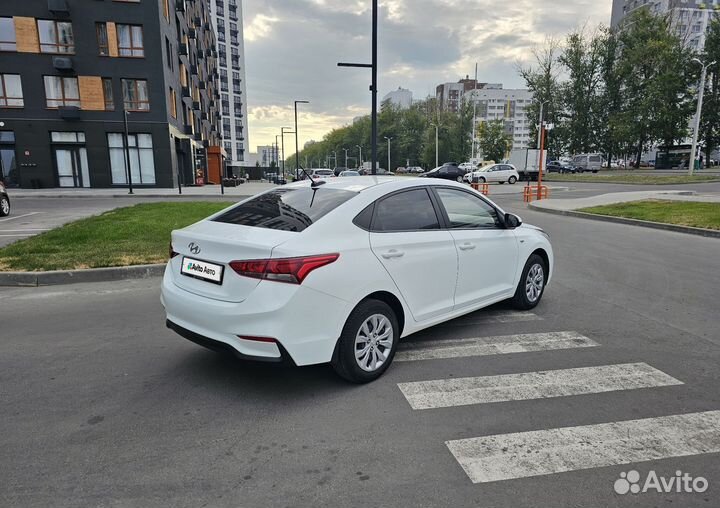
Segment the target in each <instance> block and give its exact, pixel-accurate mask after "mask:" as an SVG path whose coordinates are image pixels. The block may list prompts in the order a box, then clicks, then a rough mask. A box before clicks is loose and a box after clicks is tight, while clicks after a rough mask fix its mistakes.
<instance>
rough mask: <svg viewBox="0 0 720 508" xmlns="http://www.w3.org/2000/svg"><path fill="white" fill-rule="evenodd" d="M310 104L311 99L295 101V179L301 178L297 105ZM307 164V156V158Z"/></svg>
mask: <svg viewBox="0 0 720 508" xmlns="http://www.w3.org/2000/svg"><path fill="white" fill-rule="evenodd" d="M298 104H310V101H295V180H297V179H298V178H300V145H299V143H298V121H297V105H298ZM305 159H306V160H305V165H306V166H307V157H306V158H305Z"/></svg>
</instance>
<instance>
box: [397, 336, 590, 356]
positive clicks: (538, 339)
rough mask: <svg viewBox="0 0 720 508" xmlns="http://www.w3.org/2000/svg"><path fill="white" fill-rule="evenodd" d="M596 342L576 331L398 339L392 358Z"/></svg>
mask: <svg viewBox="0 0 720 508" xmlns="http://www.w3.org/2000/svg"><path fill="white" fill-rule="evenodd" d="M596 346H599V344H598V343H597V342H595V341H594V340H592V339H589V338H587V337H585V336H584V335H580V334H579V333H577V332H550V333H523V334H519V335H503V336H498V337H475V338H471V339H451V340H432V341H416V342H404V343H402V342H401V343H400V345H399V348H398V351H397V353H396V354H395V361H396V362H405V361H411V360H433V359H440V358H458V357H463V356H487V355H499V354H509V353H528V352H531V351H550V350H554V349H571V348H578V347H596Z"/></svg>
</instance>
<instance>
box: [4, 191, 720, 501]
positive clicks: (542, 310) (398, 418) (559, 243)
mask: <svg viewBox="0 0 720 508" xmlns="http://www.w3.org/2000/svg"><path fill="white" fill-rule="evenodd" d="M515 199H516V198H514V197H513V198H507V202H505V203H503V202H502V201H501V204H504V205H506V206H508V208H510V209H511V210H513V211H516V212H518V213H520V215H522V216H523V218H524V219H525V220H526V221H527V222H531V223H535V224H537V225H540V226H542V227H543V228H545V229H546V230H547V231H548V232H549V233H550V235H551V237H552V240H553V244H554V247H555V250H556V259H557V267H556V274H555V278H554V280H553V281H552V283H551V285H550V286H549V288H548V291H547V293H546V295H545V298H544V300H543V302H542V303H541V305H540V306H539V307H538V308H537V309H535V311H534V312H533V313H531V315H522V316H521V315H518V314H514V313H512V312H509V311H508V310H507V308H505V307H503V306H497V307H495V308H493V309H491V310H485V311H480V312H477V313H474V314H473V315H470V316H466V317H464V318H460V319H458V320H455V321H453V322H450V323H446V324H444V325H441V326H438V327H435V328H433V329H430V330H427V331H425V332H422V333H420V334H417V335H415V336H412V337H410V338H408V343H407V344H409V345H418V346H421V345H422V344H428V343H425V342H423V341H431V342H430V343H433V344H434V342H432V341H443V340H450V339H462V338H473V337H492V336H508V335H511V336H516V337H517V336H518V334H526V333H548V332H575V333H576V334H580V335H582V336H584V337H586V338H587V339H588V340H589V341H591V342H592V343H594V344H595V345H594V347H568V348H565V349H555V350H552V349H543V348H539V349H538V350H536V351H534V352H532V351H525V352H518V353H511V354H489V355H486V356H468V355H460V356H457V357H452V358H438V359H427V360H416V361H404V362H396V363H395V364H394V365H393V366H392V368H391V369H390V370H389V371H388V372H387V373H386V375H385V376H383V377H382V378H381V379H380V380H378V381H377V382H375V383H373V384H371V385H367V386H351V385H348V384H346V383H344V382H342V381H340V380H339V379H338V378H336V377H335V375H334V374H333V373H332V371H331V370H330V368H329V367H327V366H318V367H309V368H292V367H285V366H275V365H266V364H253V363H243V362H239V361H235V360H233V359H228V358H225V357H222V356H220V355H217V354H215V353H212V352H209V351H205V350H203V349H202V348H200V347H198V346H195V345H194V344H191V343H189V342H187V341H185V340H184V339H182V338H180V337H178V336H176V335H174V334H173V333H171V332H169V331H168V330H166V329H165V327H164V317H163V313H162V308H161V305H160V303H159V299H158V298H159V290H158V284H159V280H156V279H154V280H147V281H127V282H114V283H103V284H89V285H73V286H64V287H56V288H32V289H4V290H0V309H2V316H3V318H2V322H1V323H0V336H1V337H2V338H1V339H0V404H1V407H2V415H3V417H2V418H0V450H2V454H1V455H0V478H2V480H1V481H0V505H1V506H8V507H15V506H23V507H25V506H33V507H34V506H48V507H60V506H72V507H85V506H88V507H97V506H112V507H126V506H129V507H148V506H152V507H164V506H168V507H200V506H211V507H214V506H219V507H225V506H227V507H253V508H254V507H263V506H273V507H283V506H292V507H300V506H302V507H305V506H307V507H317V506H332V507H359V506H362V507H366V506H408V507H447V506H453V507H476V506H477V507H479V506H493V507H508V508H516V507H519V506H537V507H561V506H573V507H581V506H582V507H585V506H587V507H615V506H617V507H624V506H633V507H635V506H648V507H650V506H653V507H654V506H683V507H688V506H704V507H711V506H719V505H720V493H719V492H720V455H719V454H718V453H700V452H698V451H697V450H695V452H692V453H688V455H687V456H684V457H674V458H663V459H660V460H651V461H640V462H635V461H633V463H632V464H631V465H613V466H604V467H591V468H588V469H578V468H577V466H578V464H575V465H573V464H572V461H571V460H568V461H567V464H566V465H567V466H568V468H569V469H570V470H569V471H567V472H558V473H553V474H546V475H542V476H528V475H527V474H525V475H523V474H522V473H521V472H518V471H520V470H521V469H522V467H525V468H526V469H527V468H529V469H530V470H535V469H542V467H544V466H543V465H548V464H552V460H550V459H551V458H552V457H548V456H547V455H546V453H547V452H548V447H543V446H540V445H541V444H542V443H545V441H543V440H542V439H540V438H539V437H538V439H535V440H533V441H532V442H531V443H530V445H529V448H528V450H527V459H522V461H521V464H515V466H513V467H511V468H509V469H507V470H505V472H506V473H507V474H508V475H509V476H511V477H513V475H514V477H513V478H512V479H506V480H503V481H480V482H477V483H474V482H473V480H472V479H471V477H470V476H468V474H466V472H465V471H464V470H463V468H462V467H461V465H460V463H459V462H458V459H456V456H455V455H453V453H451V452H450V448H449V447H448V445H446V444H445V442H446V441H454V440H459V439H466V438H478V437H484V436H491V435H497V434H501V435H503V436H507V435H511V433H518V432H529V431H543V430H550V429H557V428H562V427H569V426H592V425H597V424H604V423H610V422H623V421H627V420H636V419H645V418H662V417H666V416H670V415H686V414H695V413H698V412H704V411H713V410H718V409H720V373H718V368H717V366H718V362H719V361H720V333H719V332H718V318H717V304H718V293H717V282H718V277H717V273H718V272H719V271H720V259H719V257H718V256H717V253H718V252H719V249H718V245H720V244H718V241H717V240H713V239H706V238H701V237H694V236H689V235H682V234H678V233H669V232H664V231H656V230H650V229H644V228H635V227H631V226H624V225H617V224H608V223H602V222H596V221H584V220H582V219H573V218H567V217H559V216H554V215H545V214H540V213H537V212H531V211H528V210H524V209H523V207H522V205H520V204H519V203H516V201H515ZM627 363H645V364H647V365H648V366H649V367H650V368H652V369H656V370H657V371H659V372H660V374H662V375H663V376H665V377H668V376H669V377H670V379H672V380H674V381H676V382H675V383H671V384H669V385H667V386H653V387H649V388H637V389H618V390H616V391H610V392H606V393H585V394H577V395H564V396H555V397H550V398H538V397H532V396H530V400H518V397H516V398H515V400H509V401H499V402H486V403H472V404H468V405H452V406H451V407H445V408H434V409H413V408H412V407H411V405H410V404H409V400H408V399H406V397H405V396H404V395H403V392H402V391H401V390H400V388H399V387H398V383H408V382H418V381H426V380H450V379H453V378H463V377H469V376H494V375H503V374H516V373H528V372H538V371H549V370H558V369H576V368H586V367H587V368H592V367H602V366H613V365H618V364H627ZM589 370H590V371H593V369H589ZM551 377H552V375H551ZM541 378H542V375H535V377H534V379H536V380H537V379H541ZM591 381H592V378H591V377H588V378H587V379H585V381H584V382H583V381H582V380H581V381H580V382H579V384H578V386H579V385H582V384H583V383H584V386H585V388H586V389H588V390H589V391H590V392H592V391H593V390H594V389H595V388H594V386H593V385H592V384H591ZM608 381H609V380H608ZM594 382H595V383H600V384H601V383H602V382H603V380H602V379H600V380H598V379H595V380H594ZM568 386H570V385H569V384H562V383H561V384H560V385H559V388H560V389H566V388H567V387H568ZM573 386H574V385H573ZM527 388H532V385H530V386H529V387H527ZM524 391H525V390H520V392H521V393H522V392H524ZM515 395H517V393H516V394H515ZM593 428H594V427H593ZM618 428H623V429H624V427H618ZM643 429H644V431H643ZM616 430H617V429H616ZM686 430H687V432H685V429H684V428H683V431H680V432H676V433H675V434H676V435H677V436H678V437H679V438H680V439H683V438H685V437H687V438H688V439H689V440H694V444H695V446H696V447H697V446H700V447H706V449H708V450H710V449H712V450H717V446H718V445H720V443H719V441H720V440H719V438H718V432H719V431H720V429H718V428H714V429H712V428H711V429H709V431H707V432H706V433H705V434H704V435H701V436H700V437H699V438H698V437H697V436H695V437H693V434H692V432H693V430H694V429H693V428H692V426H690V425H688V426H687V429H686ZM622 432H623V439H626V440H627V441H626V448H622V446H621V447H620V450H617V449H615V450H614V452H613V451H612V450H611V448H610V443H609V442H604V441H601V442H600V444H599V445H598V444H597V443H594V444H593V443H587V445H588V446H600V448H601V449H604V448H603V447H607V450H608V452H607V453H608V455H612V454H613V453H619V454H620V455H622V454H623V453H639V454H641V455H642V454H643V453H646V452H647V451H648V450H649V451H651V452H653V453H657V456H659V457H667V456H668V454H670V455H673V454H679V453H680V452H687V447H688V446H690V444H689V443H684V444H681V445H677V447H676V448H673V449H670V448H667V447H663V445H662V439H661V437H662V433H661V432H657V431H652V429H651V428H650V427H638V428H637V429H635V430H634V431H632V432H631V431H630V430H627V431H625V430H623V431H622ZM625 433H627V436H625ZM656 436H657V441H653V439H655V438H656ZM642 439H646V440H650V444H647V443H646V445H644V446H638V445H637V442H636V440H642ZM501 442H502V439H501ZM555 445H556V446H562V442H560V443H555ZM498 453H499V456H498V461H497V464H498V469H499V468H500V467H501V464H503V460H505V459H507V460H509V461H510V462H512V461H514V460H516V459H517V456H510V454H511V453H512V452H511V451H510V452H509V451H507V447H505V448H499V449H498ZM576 453H577V456H578V457H580V456H581V455H582V450H580V449H579V450H578V451H577V452H576ZM520 457H521V458H522V455H520ZM578 461H579V463H582V460H580V459H578ZM523 464H524V466H523ZM580 465H582V464H580ZM630 469H635V470H637V471H638V472H640V473H641V475H642V476H643V477H644V476H645V475H647V474H648V473H649V472H650V471H651V470H653V471H655V472H656V473H657V474H658V475H659V476H666V477H672V476H673V475H674V474H675V472H676V470H681V471H682V472H688V473H690V474H691V475H692V476H695V477H697V476H703V477H704V478H706V479H707V480H708V482H709V489H708V490H707V491H706V492H705V493H671V494H658V493H654V492H648V493H640V494H635V495H633V494H626V495H624V496H623V495H618V494H616V493H615V491H614V489H613V485H614V483H615V481H616V480H618V479H619V478H620V474H621V473H623V472H627V471H629V470H630Z"/></svg>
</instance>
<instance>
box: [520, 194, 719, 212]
mask: <svg viewBox="0 0 720 508" xmlns="http://www.w3.org/2000/svg"><path fill="white" fill-rule="evenodd" d="M645 199H665V200H673V201H698V202H709V203H720V193H716V192H713V193H699V192H695V191H687V190H662V191H635V192H613V193H609V194H600V195H598V196H590V197H585V198H571V199H544V200H542V201H535V202H533V203H531V204H530V208H532V209H535V210H541V211H543V210H547V211H573V210H580V209H581V208H589V207H592V206H603V205H614V204H617V203H628V202H630V201H641V200H645Z"/></svg>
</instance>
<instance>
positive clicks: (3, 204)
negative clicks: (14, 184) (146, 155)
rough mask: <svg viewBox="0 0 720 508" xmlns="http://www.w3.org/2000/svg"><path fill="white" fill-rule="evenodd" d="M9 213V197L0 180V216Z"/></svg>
mask: <svg viewBox="0 0 720 508" xmlns="http://www.w3.org/2000/svg"><path fill="white" fill-rule="evenodd" d="M6 215H10V197H9V196H8V193H7V190H5V186H4V185H3V183H2V182H0V217H5V216H6Z"/></svg>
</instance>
